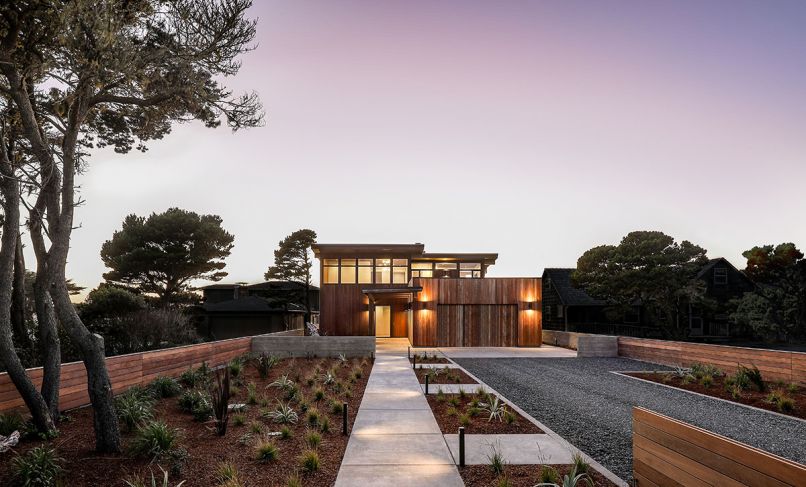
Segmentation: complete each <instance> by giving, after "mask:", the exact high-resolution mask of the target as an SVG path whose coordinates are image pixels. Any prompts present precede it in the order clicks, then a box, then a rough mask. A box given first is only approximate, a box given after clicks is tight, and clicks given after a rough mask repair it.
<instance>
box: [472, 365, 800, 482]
mask: <svg viewBox="0 0 806 487" xmlns="http://www.w3.org/2000/svg"><path fill="white" fill-rule="evenodd" d="M456 362H457V363H458V364H459V365H461V366H462V367H464V368H465V369H467V370H468V371H469V372H470V373H471V374H473V375H475V376H476V377H478V378H479V379H481V380H482V381H484V382H486V383H487V384H489V385H490V386H491V387H493V388H494V389H495V390H497V391H498V392H500V393H501V394H503V395H504V396H506V397H507V398H508V399H510V400H511V401H513V402H515V403H516V404H517V405H518V406H520V407H521V408H523V409H524V410H525V411H526V412H528V413H529V414H531V415H532V416H533V417H534V418H535V419H537V420H538V421H540V422H542V423H543V424H545V425H546V426H548V427H549V428H551V429H552V430H554V431H555V432H556V433H557V434H559V435H561V436H562V437H564V438H565V439H566V440H567V441H569V442H570V443H572V444H573V445H575V446H576V447H577V448H579V449H580V450H582V451H584V452H585V453H587V454H588V455H590V456H591V457H593V458H594V459H596V460H597V461H598V462H599V463H601V464H602V465H604V466H605V467H606V468H608V469H609V470H610V471H612V472H613V473H615V474H616V475H618V476H619V477H621V478H622V479H624V480H626V481H628V482H629V481H630V479H631V478H632V407H633V406H642V407H645V408H647V409H650V410H652V411H656V412H658V413H661V414H665V415H666V416H670V417H672V418H676V419H679V420H681V421H685V422H687V423H690V424H693V425H696V426H699V427H701V428H704V429H706V430H709V431H712V432H714V433H718V434H721V435H724V436H727V437H729V438H732V439H734V440H737V441H741V442H743V443H746V444H749V445H752V446H754V447H756V448H760V449H762V450H766V451H768V452H772V453H775V454H776V455H780V456H782V457H785V458H789V459H791V460H794V461H796V462H800V463H806V422H804V421H800V420H797V419H788V418H784V417H781V416H778V415H776V414H772V413H767V412H762V411H756V410H753V409H748V408H746V407H743V406H738V405H734V404H730V403H726V402H723V401H719V400H716V399H711V398H707V397H702V396H698V395H695V394H691V393H689V392H685V391H680V390H675V389H670V388H668V387H664V386H662V385H657V384H649V383H645V382H642V381H639V380H636V379H631V378H629V377H624V376H620V375H616V374H612V373H610V371H638V370H660V369H664V367H662V366H659V365H652V364H647V363H643V362H638V361H635V360H629V359H623V358H561V359H533V358H514V359H456Z"/></svg>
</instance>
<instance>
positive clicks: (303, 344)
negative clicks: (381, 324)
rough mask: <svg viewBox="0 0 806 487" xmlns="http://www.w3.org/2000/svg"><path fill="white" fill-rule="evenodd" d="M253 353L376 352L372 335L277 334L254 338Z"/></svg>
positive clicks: (333, 354)
mask: <svg viewBox="0 0 806 487" xmlns="http://www.w3.org/2000/svg"><path fill="white" fill-rule="evenodd" d="M252 353H256V354H258V353H265V354H269V355H276V356H278V357H312V356H314V355H315V356H317V357H337V356H338V355H339V354H344V356H345V357H369V356H371V355H374V354H375V337H372V336H318V337H311V336H275V335H261V336H256V337H253V338H252Z"/></svg>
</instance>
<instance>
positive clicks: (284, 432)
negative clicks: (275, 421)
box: [280, 426, 294, 440]
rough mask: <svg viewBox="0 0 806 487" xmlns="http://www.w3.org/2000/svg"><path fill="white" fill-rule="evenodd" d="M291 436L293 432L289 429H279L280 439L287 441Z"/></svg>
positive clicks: (284, 427)
mask: <svg viewBox="0 0 806 487" xmlns="http://www.w3.org/2000/svg"><path fill="white" fill-rule="evenodd" d="M292 436H294V432H293V431H291V428H289V427H288V426H283V427H282V428H280V438H282V439H284V440H287V439H289V438H291V437H292Z"/></svg>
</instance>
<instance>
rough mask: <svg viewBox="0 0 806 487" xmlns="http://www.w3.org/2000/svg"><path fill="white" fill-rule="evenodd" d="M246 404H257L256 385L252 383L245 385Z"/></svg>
mask: <svg viewBox="0 0 806 487" xmlns="http://www.w3.org/2000/svg"><path fill="white" fill-rule="evenodd" d="M246 403H247V404H251V405H255V404H257V385H256V384H255V383H254V382H249V383H248V384H246Z"/></svg>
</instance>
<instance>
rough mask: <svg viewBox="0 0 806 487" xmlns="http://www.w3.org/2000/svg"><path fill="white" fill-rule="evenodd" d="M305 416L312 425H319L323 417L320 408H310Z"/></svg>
mask: <svg viewBox="0 0 806 487" xmlns="http://www.w3.org/2000/svg"><path fill="white" fill-rule="evenodd" d="M305 417H306V418H307V419H308V424H309V425H311V426H318V425H319V420H320V419H321V416H320V414H319V410H318V409H316V408H310V409H308V412H307V413H305Z"/></svg>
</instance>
